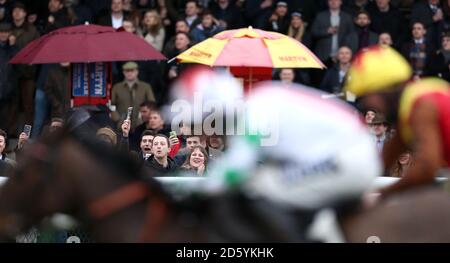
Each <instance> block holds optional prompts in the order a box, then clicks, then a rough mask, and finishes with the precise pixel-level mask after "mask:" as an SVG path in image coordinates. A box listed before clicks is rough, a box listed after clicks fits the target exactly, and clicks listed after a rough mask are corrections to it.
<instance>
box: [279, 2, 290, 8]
mask: <svg viewBox="0 0 450 263" xmlns="http://www.w3.org/2000/svg"><path fill="white" fill-rule="evenodd" d="M277 6H284V7H287V6H288V4H287V3H286V2H284V1H280V2H278V3H277Z"/></svg>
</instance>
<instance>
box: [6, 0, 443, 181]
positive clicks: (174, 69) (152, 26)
mask: <svg viewBox="0 0 450 263" xmlns="http://www.w3.org/2000/svg"><path fill="white" fill-rule="evenodd" d="M86 22H89V23H94V24H100V25H105V26H112V27H114V28H116V29H120V28H123V30H125V31H127V32H130V33H133V34H136V35H137V36H139V37H142V38H143V39H144V40H145V41H146V42H148V44H149V45H152V46H153V47H154V48H155V49H157V50H158V51H160V52H162V53H163V54H164V55H165V56H166V57H167V58H168V59H171V58H173V57H175V56H176V55H178V54H180V53H181V52H183V51H185V50H187V49H188V48H189V47H190V46H192V45H194V44H196V43H198V42H201V41H203V40H205V39H207V38H209V37H211V36H213V35H215V34H216V33H218V32H221V31H223V30H229V29H236V28H241V27H246V26H253V27H254V28H260V29H264V30H270V31H276V32H279V33H282V34H286V35H288V36H290V37H292V38H294V39H296V40H298V41H300V42H302V43H303V44H304V45H305V46H307V47H308V48H310V49H311V50H312V51H313V52H314V53H315V54H316V55H317V57H318V58H320V59H321V60H322V62H323V63H324V64H325V65H326V66H327V69H326V70H312V69H282V70H274V71H273V78H274V79H280V80H281V81H282V82H284V83H286V84H289V83H292V82H297V83H301V84H305V85H308V86H312V87H315V88H317V89H320V90H323V91H326V92H330V93H335V94H340V93H341V92H342V86H343V83H344V81H345V78H346V74H347V70H348V68H349V66H350V64H351V62H352V58H353V55H354V54H355V53H356V52H358V51H359V50H361V49H363V48H365V47H368V46H370V45H374V44H379V45H389V46H392V47H394V48H395V49H397V50H398V51H400V52H401V53H402V54H403V56H404V57H405V58H407V60H408V61H409V62H410V63H411V65H412V67H413V70H414V78H416V79H420V78H422V77H425V76H438V77H441V78H444V79H445V80H450V64H449V63H450V30H448V29H449V28H450V1H446V0H416V1H414V0H373V1H372V0H302V1H298V0H281V1H280V0H197V1H195V0H89V1H87V0H86V1H83V0H22V1H19V0H0V129H1V130H2V132H1V133H0V158H2V160H6V158H7V157H6V153H7V152H12V151H13V150H14V149H15V148H16V149H17V148H20V147H22V146H21V145H20V144H21V143H22V142H23V141H24V140H27V139H29V138H27V137H28V136H29V135H23V134H22V133H21V132H22V128H23V125H24V124H30V125H32V126H33V130H32V132H31V136H32V137H37V136H39V135H40V134H42V133H43V132H46V131H48V130H50V131H51V130H52V129H54V127H59V125H60V124H61V122H62V119H63V117H64V115H65V114H66V113H67V111H68V110H69V109H70V107H71V100H70V99H71V98H70V96H71V94H70V86H69V83H70V82H69V81H68V79H69V78H70V71H69V69H70V67H69V64H68V63H61V64H54V65H11V64H9V63H8V61H9V60H10V59H11V58H12V57H13V56H14V55H15V54H16V53H17V52H18V51H19V50H21V49H22V48H24V47H25V46H26V45H27V44H29V43H30V42H31V41H33V40H35V39H37V38H38V37H39V36H42V35H44V34H46V33H48V32H50V31H53V30H55V29H58V28H62V27H66V26H69V25H80V24H84V23H86ZM123 45H126V43H123ZM186 67H189V65H186V64H178V63H177V62H176V61H171V62H170V63H168V62H167V61H162V62H157V61H145V62H142V61H141V62H138V61H136V62H132V61H130V62H123V63H122V62H115V63H113V67H112V71H113V84H114V85H113V88H112V97H111V102H112V105H113V107H111V108H110V109H107V110H110V111H111V118H112V121H113V125H111V127H110V128H108V129H107V128H105V129H103V130H101V131H100V130H99V133H98V135H99V136H100V137H101V138H103V139H104V141H105V142H106V141H109V142H111V143H113V144H117V145H120V147H128V148H129V149H130V150H131V151H134V152H136V153H137V156H139V158H141V159H143V160H145V161H146V162H147V163H148V164H149V165H150V167H151V168H152V169H153V170H155V171H156V172H157V173H165V172H166V170H170V169H172V168H173V167H177V168H180V169H181V168H182V169H185V170H188V171H193V173H195V174H197V175H203V174H204V173H205V171H207V165H208V163H210V162H213V161H214V159H215V158H216V157H217V153H216V151H217V152H220V151H223V149H224V148H225V142H224V138H222V137H211V138H209V137H206V136H200V137H198V138H195V139H194V138H193V137H187V138H186V137H185V136H183V134H177V135H174V134H170V132H171V131H170V129H168V128H167V127H165V125H164V120H163V118H162V115H161V114H160V113H159V112H158V110H157V108H158V106H161V105H163V104H164V103H166V101H167V94H168V89H169V88H170V84H171V83H172V82H173V81H174V80H175V79H176V78H177V77H178V76H179V75H180V73H181V72H182V71H183V70H185V68H186ZM128 107H133V108H134V109H135V110H134V111H133V114H132V116H131V118H130V119H126V115H127V109H128ZM137 109H139V110H137ZM382 119H383V117H382V116H381V117H380V116H375V122H373V123H372V124H370V127H372V128H373V130H374V133H375V134H376V137H377V138H378V139H379V140H380V144H382V143H384V140H385V139H388V136H386V135H383V134H382V133H383V132H382V131H383V130H387V123H385V122H383V120H382ZM113 135H115V136H113ZM7 138H10V139H17V140H18V143H17V147H16V146H15V145H16V144H15V143H14V145H13V146H11V147H9V148H8V147H6V146H5V142H6V140H7ZM191 140H196V142H197V143H196V144H195V145H190V144H189V143H190V141H191ZM377 142H378V141H377ZM185 144H186V145H185ZM124 145H125V146H124ZM176 145H178V146H176ZM213 145H214V146H213ZM174 146H176V147H175V148H174ZM12 153H13V152H12ZM8 160H9V162H13V161H12V160H10V159H9V158H8Z"/></svg>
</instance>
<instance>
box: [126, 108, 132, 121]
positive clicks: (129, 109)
mask: <svg viewBox="0 0 450 263" xmlns="http://www.w3.org/2000/svg"><path fill="white" fill-rule="evenodd" d="M132 113H133V107H128V113H127V120H131V114H132Z"/></svg>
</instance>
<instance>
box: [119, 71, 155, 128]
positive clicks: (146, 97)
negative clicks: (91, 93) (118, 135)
mask: <svg viewBox="0 0 450 263" xmlns="http://www.w3.org/2000/svg"><path fill="white" fill-rule="evenodd" d="M122 72H123V75H124V77H125V79H124V81H122V82H120V83H117V84H116V85H114V87H113V89H112V95H111V103H112V105H115V111H114V112H113V114H112V119H113V120H114V121H115V122H118V124H119V125H121V124H122V122H123V121H124V120H125V119H126V117H127V112H128V107H133V113H132V115H131V119H130V121H131V129H134V128H135V127H136V126H138V125H139V124H141V119H140V118H139V116H138V113H139V105H140V104H141V103H143V102H144V101H155V95H154V93H153V89H152V87H151V86H150V84H148V83H146V82H143V81H140V80H139V79H138V74H139V68H138V64H137V63H136V62H127V63H125V64H124V65H123V66H122Z"/></svg>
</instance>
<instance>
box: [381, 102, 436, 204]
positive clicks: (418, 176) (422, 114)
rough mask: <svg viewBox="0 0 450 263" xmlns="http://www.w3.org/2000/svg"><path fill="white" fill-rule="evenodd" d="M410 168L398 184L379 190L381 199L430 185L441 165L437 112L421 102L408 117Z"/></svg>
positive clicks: (427, 103)
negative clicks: (409, 128)
mask: <svg viewBox="0 0 450 263" xmlns="http://www.w3.org/2000/svg"><path fill="white" fill-rule="evenodd" d="M411 128H412V132H413V142H412V143H413V144H412V150H413V154H414V155H413V164H412V166H411V167H410V168H409V169H408V170H407V172H406V174H405V176H403V177H402V178H401V179H400V180H399V181H397V182H396V183H394V184H393V185H390V186H388V187H386V188H384V189H382V190H381V194H382V196H383V197H384V196H387V195H389V194H392V193H396V192H400V191H403V190H407V189H411V188H414V187H418V186H424V185H427V184H428V183H431V182H432V181H433V180H434V178H435V175H436V172H437V171H438V169H439V168H440V167H441V166H442V163H443V152H442V146H441V145H442V142H441V137H440V133H439V129H440V127H439V123H438V115H437V109H436V107H435V106H434V104H433V103H432V102H429V101H423V102H422V103H420V104H419V105H417V107H416V108H415V109H413V112H412V113H411Z"/></svg>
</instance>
